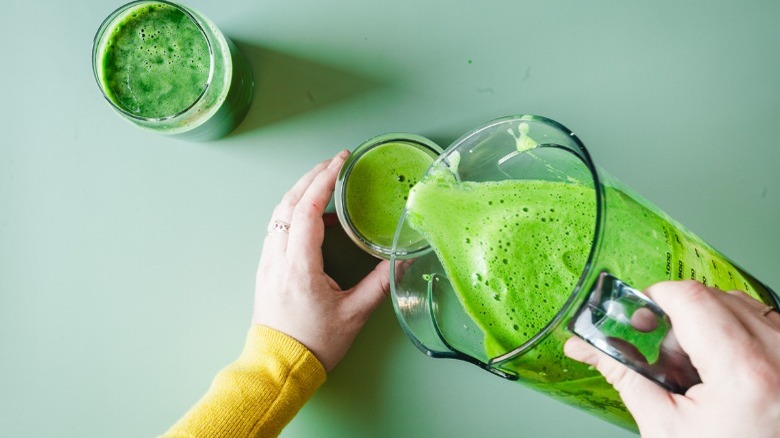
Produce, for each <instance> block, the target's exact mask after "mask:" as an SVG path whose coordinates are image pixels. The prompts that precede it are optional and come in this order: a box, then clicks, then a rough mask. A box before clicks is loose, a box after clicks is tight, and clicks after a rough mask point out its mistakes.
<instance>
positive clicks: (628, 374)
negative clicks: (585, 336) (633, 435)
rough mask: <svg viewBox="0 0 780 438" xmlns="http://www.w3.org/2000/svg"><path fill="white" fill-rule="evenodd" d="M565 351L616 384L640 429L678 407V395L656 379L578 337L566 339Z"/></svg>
mask: <svg viewBox="0 0 780 438" xmlns="http://www.w3.org/2000/svg"><path fill="white" fill-rule="evenodd" d="M563 351H564V353H565V354H566V355H567V356H569V357H570V358H572V359H574V360H577V361H580V362H584V363H586V364H588V365H591V366H593V367H595V368H596V369H597V370H598V371H599V372H600V373H601V375H603V376H604V378H605V379H606V380H607V382H609V383H610V384H611V385H612V386H614V387H615V389H616V390H617V391H618V393H620V398H621V399H622V400H623V403H624V404H625V405H626V408H628V410H629V411H630V412H631V414H632V415H633V416H634V419H635V420H636V422H637V425H639V427H640V429H641V428H642V425H643V424H648V423H649V422H652V421H657V419H658V418H669V415H670V413H671V411H672V410H673V409H674V406H675V400H674V397H675V396H674V395H673V394H671V393H669V392H668V391H666V390H665V389H664V388H662V387H661V386H659V385H658V384H656V383H655V382H652V381H650V380H648V379H647V378H645V377H644V376H642V375H640V374H639V373H637V372H635V371H633V370H631V369H629V368H628V367H626V366H625V365H623V364H621V363H620V362H618V361H617V360H615V359H613V358H611V357H609V356H608V355H606V354H605V353H603V352H601V351H599V350H598V349H596V347H594V346H592V345H590V344H588V343H587V342H585V341H583V340H582V339H580V338H578V337H577V336H572V337H571V338H570V339H569V340H568V341H566V343H565V344H564V345H563Z"/></svg>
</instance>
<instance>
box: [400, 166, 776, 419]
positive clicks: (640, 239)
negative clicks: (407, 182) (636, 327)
mask: <svg viewBox="0 0 780 438" xmlns="http://www.w3.org/2000/svg"><path fill="white" fill-rule="evenodd" d="M606 199H607V210H608V214H609V215H610V216H609V223H608V225H607V226H608V227H609V232H608V233H607V235H605V237H603V241H602V244H603V248H602V249H603V251H602V254H601V255H600V260H601V261H602V263H603V264H604V265H605V266H608V267H609V268H610V270H611V272H612V273H613V274H614V275H616V276H617V277H619V278H621V279H623V280H624V281H625V282H627V283H628V284H630V285H632V286H634V287H636V288H638V289H640V290H641V289H643V288H646V287H647V286H649V285H651V284H653V283H655V282H657V281H660V280H664V279H682V278H693V279H696V280H699V281H703V282H705V283H707V284H710V285H714V286H717V287H719V288H722V289H731V288H739V289H742V290H745V291H746V292H748V293H749V294H750V295H752V296H754V297H755V298H759V299H763V300H764V301H767V296H766V295H762V293H761V292H760V291H761V290H763V289H762V287H761V285H760V284H759V283H757V282H755V280H753V279H752V278H751V277H749V276H747V275H743V273H742V272H741V271H740V270H739V269H737V268H735V267H733V266H732V265H731V264H730V263H729V262H728V261H727V260H725V259H724V258H723V257H722V256H720V255H719V254H718V253H717V252H715V251H714V250H713V249H712V248H710V247H709V246H707V245H706V244H705V243H703V242H702V241H700V240H699V239H697V238H696V237H695V236H693V235H691V234H690V233H688V232H687V231H685V230H684V229H683V228H682V227H681V226H680V225H679V224H676V223H674V222H673V221H672V220H671V219H669V218H667V217H665V216H662V215H661V214H659V213H656V212H654V211H653V210H651V209H649V208H647V207H646V206H645V205H643V204H641V203H639V202H637V201H636V200H635V199H634V197H632V196H628V195H626V194H625V193H624V192H622V191H620V190H617V189H614V188H611V187H608V188H607V192H606ZM407 215H408V216H407V219H408V223H409V224H410V225H411V226H412V228H414V229H415V230H417V231H418V232H420V233H421V234H422V235H423V236H424V237H425V239H426V240H427V241H428V243H429V244H430V245H431V247H432V248H433V250H434V251H435V253H436V255H437V257H438V259H439V261H440V263H441V265H442V267H443V269H444V272H445V273H446V276H447V278H448V280H449V283H450V284H451V285H452V289H453V291H454V292H455V294H456V295H457V297H458V300H459V301H460V303H461V305H462V307H463V308H464V310H465V311H466V313H467V314H468V316H469V317H470V318H471V319H472V320H473V321H474V323H475V324H476V325H477V326H478V327H479V328H480V329H481V331H482V332H483V333H484V349H485V356H486V357H488V358H492V357H496V356H499V355H501V354H504V353H507V352H509V351H511V350H513V349H514V348H516V347H518V346H520V345H522V344H523V343H525V342H526V341H528V340H530V339H531V337H532V336H534V335H535V334H537V333H539V332H540V331H541V330H542V329H543V328H544V327H545V326H546V325H547V324H548V323H549V322H550V321H551V320H552V319H553V317H554V316H555V315H556V314H557V313H558V312H559V311H560V310H561V309H562V308H563V307H564V303H565V302H566V300H567V299H568V298H569V296H570V295H571V294H572V292H573V291H574V289H575V286H576V284H577V282H578V280H579V278H580V276H581V274H582V272H583V270H584V268H585V265H586V262H587V259H588V254H589V252H590V249H591V246H592V243H593V240H594V230H595V223H596V222H595V221H596V195H595V193H594V190H593V189H592V188H590V187H586V186H583V185H580V184H573V183H569V182H562V181H543V180H514V179H512V180H503V181H495V182H469V181H456V179H455V178H454V176H453V175H452V173H451V172H450V171H449V170H446V169H438V168H437V169H435V171H434V172H432V173H431V176H429V177H426V178H425V179H424V180H423V181H422V182H420V183H419V184H417V185H416V186H415V187H414V188H413V189H412V191H411V192H410V196H409V201H408V203H407ZM569 336H570V335H569V334H568V333H567V332H564V331H562V330H554V331H551V332H549V335H548V336H546V337H545V338H543V339H542V340H541V341H540V342H539V343H537V344H536V345H535V346H534V347H533V348H532V349H531V350H530V351H526V352H525V353H524V354H522V355H520V356H518V357H515V358H514V359H512V360H510V361H508V362H505V363H502V364H500V368H501V369H503V370H505V371H508V372H510V373H512V374H515V375H517V376H519V378H520V379H521V381H523V382H524V383H526V384H528V385H530V386H531V387H534V388H535V389H538V390H540V391H542V392H545V393H548V394H550V395H553V396H555V397H558V398H560V399H562V400H563V401H565V402H567V403H570V404H573V405H575V406H577V407H579V408H581V409H585V410H588V411H591V412H593V413H594V414H596V415H600V416H603V417H606V418H607V419H609V420H610V421H612V422H614V423H616V424H619V425H622V426H624V427H626V428H628V429H635V425H634V422H633V419H632V418H631V416H630V414H629V413H628V412H627V411H626V409H625V407H624V406H623V404H622V402H621V400H620V397H619V396H618V393H617V392H616V391H615V390H614V389H613V388H612V387H611V385H609V384H608V383H607V382H606V381H605V380H604V379H603V378H602V377H601V375H600V374H599V373H598V372H597V371H596V370H594V369H591V368H590V367H588V366H587V365H584V364H582V363H579V362H576V361H573V360H571V359H569V358H568V357H566V356H565V355H564V354H563V343H564V342H565V341H566V339H567V338H568V337H569ZM618 336H619V334H618ZM630 340H631V341H632V342H634V343H635V344H636V345H637V347H638V349H639V350H640V351H641V352H643V353H645V354H646V355H648V356H650V355H652V352H653V349H657V339H648V340H644V339H641V338H640V339H630ZM648 360H649V361H652V360H653V358H652V357H648Z"/></svg>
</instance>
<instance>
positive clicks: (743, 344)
mask: <svg viewBox="0 0 780 438" xmlns="http://www.w3.org/2000/svg"><path fill="white" fill-rule="evenodd" d="M647 294H648V295H649V296H650V297H651V298H652V299H653V300H654V301H655V302H656V303H658V305H659V306H660V307H661V308H662V309H663V310H664V311H665V312H666V313H667V315H668V316H669V319H670V320H671V321H672V325H673V327H674V332H675V335H676V337H677V340H678V342H679V344H680V346H681V347H682V349H683V350H684V351H685V352H686V353H687V354H688V356H689V357H690V359H691V363H692V364H693V366H694V367H696V369H697V370H698V372H699V375H700V377H701V380H702V383H699V384H697V385H694V386H692V387H691V388H690V389H689V390H688V391H687V392H686V393H685V394H684V395H681V394H673V393H670V392H668V391H667V390H665V389H664V388H662V387H660V386H658V385H657V384H655V383H653V382H651V381H650V380H648V379H646V378H645V377H643V376H641V375H640V374H638V373H636V372H634V371H633V370H630V369H628V368H627V367H625V366H624V365H622V364H620V363H619V362H618V361H616V360H615V359H613V358H611V357H609V356H607V355H606V354H604V353H602V352H600V351H598V350H596V348H594V347H592V346H591V345H589V344H587V343H586V342H585V341H583V340H582V339H580V338H578V337H576V336H575V337H572V338H571V339H569V340H568V341H567V342H566V344H565V346H564V352H565V353H566V355H567V356H569V357H571V358H572V359H575V360H579V361H581V362H585V363H587V364H589V365H592V366H595V367H596V368H597V369H598V370H599V372H600V373H601V374H603V375H604V377H605V378H606V379H607V381H608V382H609V383H611V384H612V385H613V386H614V387H615V389H616V390H617V391H618V392H619V393H620V397H621V398H622V399H623V402H624V403H625V405H626V407H627V408H628V410H629V411H630V412H631V414H632V415H633V416H634V419H635V420H636V423H637V426H638V427H639V432H640V433H641V434H642V436H644V437H645V438H650V437H708V438H710V437H737V436H745V437H751V438H761V437H767V438H768V437H774V438H776V437H780V314H778V313H777V312H776V311H772V312H769V313H765V311H766V309H767V307H766V306H765V305H764V304H763V303H761V302H759V301H756V300H754V299H753V298H751V297H749V296H748V295H746V294H745V293H743V292H739V291H732V292H728V293H724V292H722V291H719V290H718V289H714V288H710V287H706V286H704V285H703V284H701V283H698V282H695V281H680V282H671V281H669V282H663V283H659V284H656V285H654V286H651V287H650V288H649V289H648V290H647Z"/></svg>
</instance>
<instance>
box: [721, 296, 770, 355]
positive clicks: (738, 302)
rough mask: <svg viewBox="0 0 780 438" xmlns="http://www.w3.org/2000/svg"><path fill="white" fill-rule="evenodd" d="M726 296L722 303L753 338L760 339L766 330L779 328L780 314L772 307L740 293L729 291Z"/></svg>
mask: <svg viewBox="0 0 780 438" xmlns="http://www.w3.org/2000/svg"><path fill="white" fill-rule="evenodd" d="M726 295H727V296H726V297H725V298H724V303H725V304H726V305H727V306H729V307H730V308H731V309H732V311H733V312H734V314H735V315H736V316H737V317H738V318H739V319H740V321H742V324H743V325H744V326H745V327H747V329H748V330H750V332H751V333H752V334H753V335H754V337H755V338H758V339H762V338H763V336H762V335H763V334H764V333H766V331H767V330H777V329H778V328H780V314H778V313H777V311H776V310H775V309H774V307H772V306H768V305H766V304H764V303H762V302H761V301H758V300H756V299H755V298H753V297H751V296H750V295H748V294H746V293H745V292H742V291H738V290H735V291H729V292H728V293H727V294H726ZM773 348H774V347H773Z"/></svg>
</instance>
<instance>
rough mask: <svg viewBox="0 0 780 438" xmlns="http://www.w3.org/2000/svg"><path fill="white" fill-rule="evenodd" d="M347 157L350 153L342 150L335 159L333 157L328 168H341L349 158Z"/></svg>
mask: <svg viewBox="0 0 780 438" xmlns="http://www.w3.org/2000/svg"><path fill="white" fill-rule="evenodd" d="M347 155H349V151H348V150H346V149H342V150H341V151H339V153H338V154H336V156H335V157H333V159H332V160H331V161H330V164H328V167H329V168H333V167H336V166H340V165H341V162H342V161H343V160H344V159H345V158H347Z"/></svg>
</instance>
